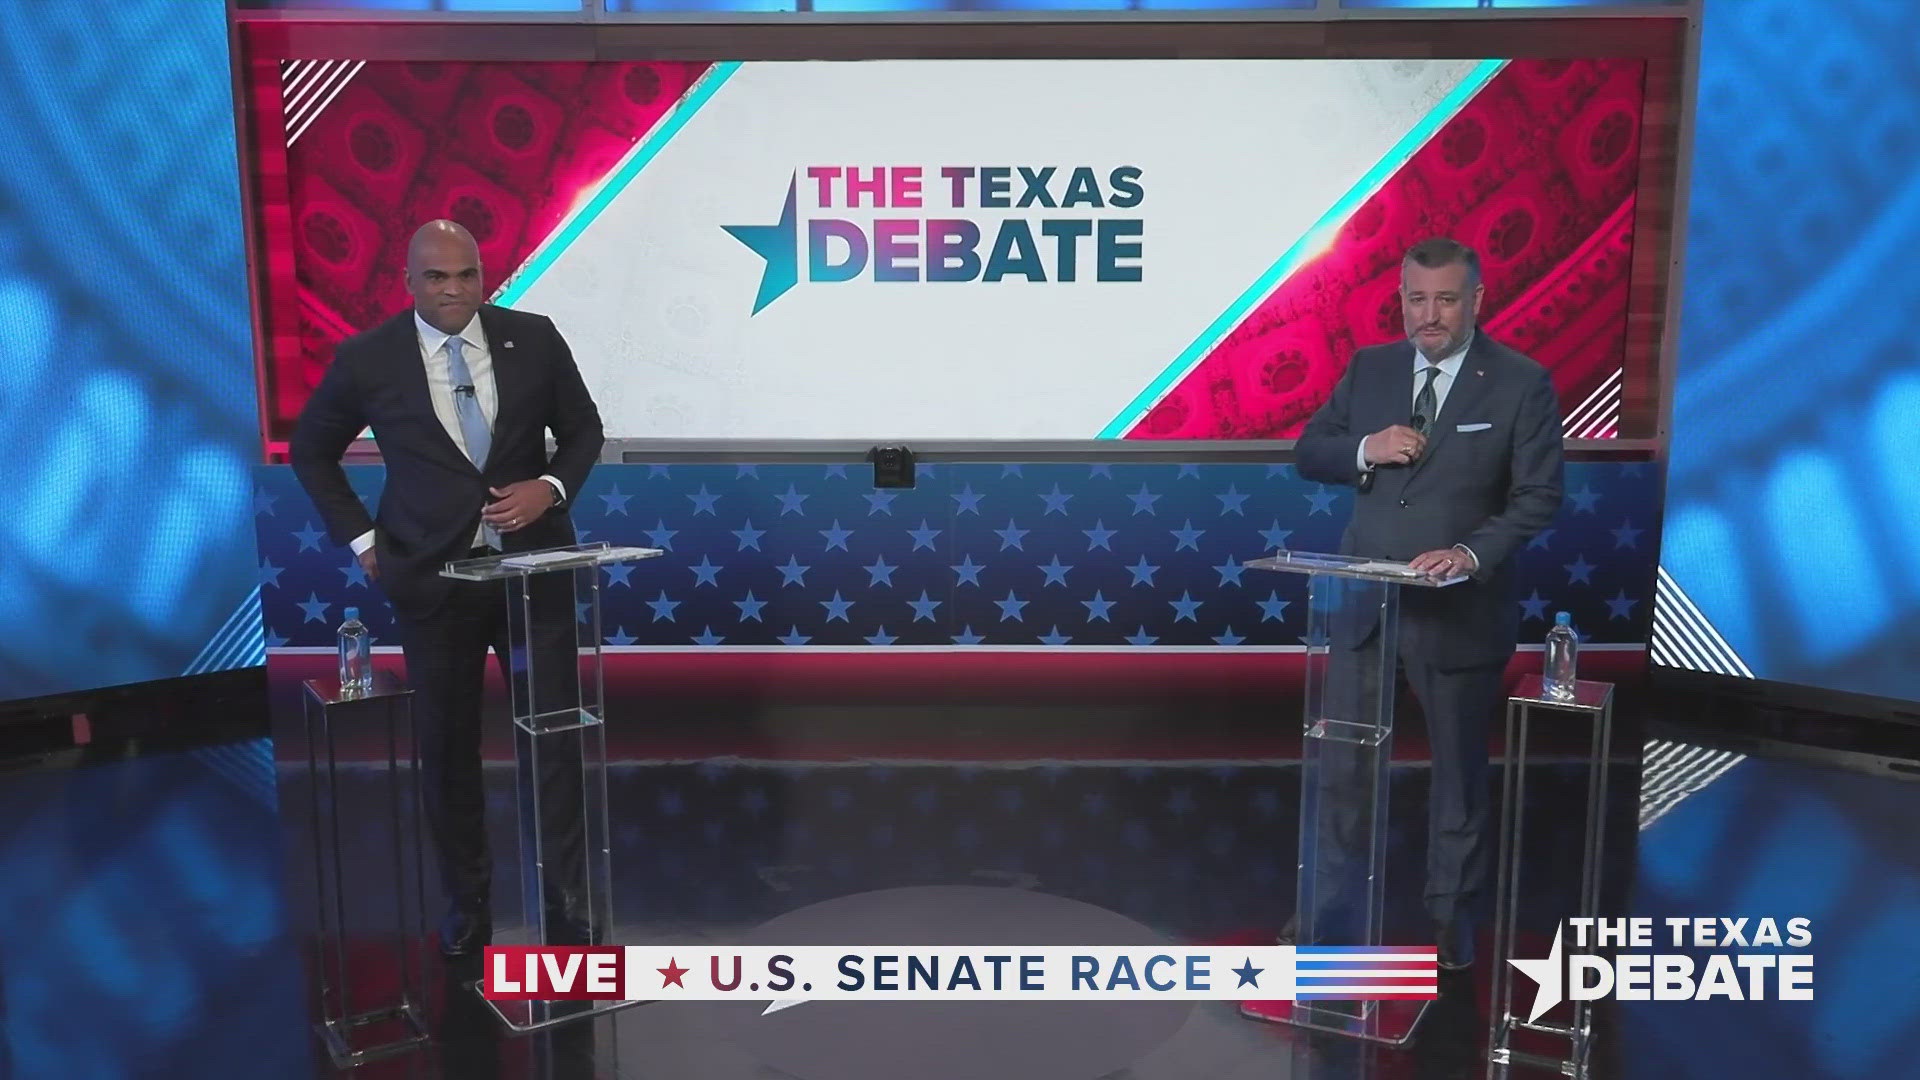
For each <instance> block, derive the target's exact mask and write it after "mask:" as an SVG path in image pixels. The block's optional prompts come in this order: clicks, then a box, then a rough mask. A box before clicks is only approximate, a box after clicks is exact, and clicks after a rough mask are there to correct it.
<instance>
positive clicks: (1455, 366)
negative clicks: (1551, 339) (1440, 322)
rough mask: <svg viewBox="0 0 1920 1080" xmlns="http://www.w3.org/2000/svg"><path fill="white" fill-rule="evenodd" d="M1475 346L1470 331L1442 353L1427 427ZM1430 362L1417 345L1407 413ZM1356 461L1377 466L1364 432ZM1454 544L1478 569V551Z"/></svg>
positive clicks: (1370, 468)
mask: <svg viewBox="0 0 1920 1080" xmlns="http://www.w3.org/2000/svg"><path fill="white" fill-rule="evenodd" d="M1472 347H1473V334H1472V333H1471V332H1469V333H1468V334H1467V340H1465V341H1463V342H1461V343H1460V347H1459V348H1457V349H1455V350H1454V351H1452V352H1450V353H1448V354H1447V355H1446V356H1444V357H1441V359H1440V363H1439V365H1438V366H1439V368H1440V374H1438V375H1435V376H1434V377H1433V415H1432V416H1429V417H1427V430H1428V431H1429V432H1431V431H1433V430H1434V428H1435V421H1437V420H1438V419H1439V418H1440V413H1441V412H1442V410H1444V409H1445V408H1446V407H1447V392H1448V391H1450V390H1452V389H1453V384H1454V382H1455V380H1456V379H1457V377H1458V376H1459V374H1460V369H1461V368H1462V367H1464V366H1465V365H1466V362H1467V350H1468V349H1471V348H1472ZM1431 366H1434V365H1432V364H1431V363H1429V362H1428V360H1427V357H1426V354H1425V353H1422V352H1421V351H1420V348H1419V346H1417V345H1416V346H1415V347H1414V350H1413V396H1412V397H1410V398H1408V399H1407V415H1408V416H1409V417H1411V416H1412V415H1413V406H1414V403H1415V402H1417V401H1419V400H1420V387H1421V385H1422V384H1424V383H1425V382H1426V381H1427V368H1429V367H1431ZM1354 462H1355V464H1356V465H1357V466H1358V467H1359V469H1360V471H1361V472H1363V473H1369V472H1372V471H1373V468H1374V467H1373V466H1372V465H1370V464H1368V463H1367V440H1366V437H1365V436H1362V437H1361V439H1360V448H1359V449H1358V450H1355V451H1354ZM1453 546H1454V547H1457V548H1459V549H1460V550H1461V551H1464V552H1466V553H1467V555H1468V556H1469V557H1470V558H1472V559H1473V566H1474V569H1476V570H1477V569H1479V568H1480V556H1479V555H1477V554H1475V553H1474V550H1473V549H1472V548H1470V547H1468V546H1467V545H1465V544H1455V545H1453Z"/></svg>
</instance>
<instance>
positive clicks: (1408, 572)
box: [1353, 560, 1467, 585]
mask: <svg viewBox="0 0 1920 1080" xmlns="http://www.w3.org/2000/svg"><path fill="white" fill-rule="evenodd" d="M1353 569H1355V570H1358V571H1360V572H1362V573H1367V574H1392V575H1393V576H1394V577H1404V578H1429V579H1432V577H1433V576H1432V575H1431V574H1426V573H1422V572H1421V571H1419V570H1415V569H1414V568H1413V567H1411V566H1408V565H1407V564H1406V563H1397V562H1381V561H1378V560H1376V561H1373V562H1363V563H1360V564H1359V565H1357V566H1355V567H1354V568H1353ZM1465 580H1467V575H1465V574H1455V575H1453V576H1452V577H1449V578H1439V579H1436V580H1435V584H1438V585H1452V584H1455V583H1457V582H1461V581H1465Z"/></svg>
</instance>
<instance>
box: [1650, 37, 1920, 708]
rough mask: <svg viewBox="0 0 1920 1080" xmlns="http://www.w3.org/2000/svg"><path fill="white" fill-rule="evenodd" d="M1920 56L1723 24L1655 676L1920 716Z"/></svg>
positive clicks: (1704, 61) (1871, 40)
mask: <svg viewBox="0 0 1920 1080" xmlns="http://www.w3.org/2000/svg"><path fill="white" fill-rule="evenodd" d="M1915 41H1920V7H1916V6H1914V5H1911V4H1864V3H1852V4H1830V5H1829V4H1818V5H1815V4H1804V3H1789V2H1786V0H1754V2H1752V3H1747V2H1744V0H1743V2H1741V3H1731V2H1726V3H1712V4H1708V5H1707V8H1706V21H1705V27H1704V35H1703V38H1702V45H1701V59H1700V63H1701V73H1700V91H1699V101H1700V108H1699V110H1698V116H1697V119H1696V121H1695V139H1694V146H1693V170H1692V172H1693V177H1692V197H1691V207H1692V209H1691V214H1690V220H1689V222H1688V225H1687V245H1686V269H1685V274H1686V280H1685V287H1684V308H1683V312H1682V316H1681V325H1680V359H1679V366H1678V369H1677V373H1676V379H1677V381H1676V384H1675V386H1674V396H1673V438H1672V458H1671V472H1670V478H1669V486H1668V507H1667V519H1666V528H1665V538H1664V546H1663V549H1662V556H1661V565H1662V577H1661V582H1660V594H1659V595H1660V603H1659V609H1658V616H1657V620H1656V626H1655V633H1654V642H1653V656H1654V659H1655V660H1656V662H1658V663H1662V664H1665V665H1668V666H1672V667H1677V668H1685V669H1694V670H1702V671H1714V672H1720V673H1723V674H1728V675H1736V676H1752V677H1757V678H1761V679H1770V680H1776V681H1781V682H1790V683H1801V684H1806V685H1810V686H1815V687H1820V688H1823V689H1831V690H1840V691H1848V692H1853V693H1860V694H1868V695H1872V696H1875V697H1883V698H1900V699H1908V700H1920V634H1916V633H1914V631H1913V620H1914V617H1915V616H1916V614H1920V585H1916V584H1915V582H1916V580H1920V579H1916V577H1915V574H1914V566H1915V562H1916V557H1920V453H1916V449H1915V446H1916V436H1915V433H1916V432H1920V340H1917V339H1916V336H1915V332H1914V326H1915V319H1914V314H1915V312H1920V275H1916V274H1915V272H1914V253H1915V252H1916V251H1917V250H1920V66H1916V65H1915V62H1914V51H1913V43H1914V42H1915Z"/></svg>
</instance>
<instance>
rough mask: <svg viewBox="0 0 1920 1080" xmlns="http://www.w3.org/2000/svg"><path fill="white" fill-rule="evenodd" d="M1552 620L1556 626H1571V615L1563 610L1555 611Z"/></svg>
mask: <svg viewBox="0 0 1920 1080" xmlns="http://www.w3.org/2000/svg"><path fill="white" fill-rule="evenodd" d="M1553 621H1554V624H1555V625H1557V626H1572V625H1573V615H1572V614H1571V613H1569V612H1565V611H1556V612H1554V615H1553Z"/></svg>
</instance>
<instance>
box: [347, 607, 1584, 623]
mask: <svg viewBox="0 0 1920 1080" xmlns="http://www.w3.org/2000/svg"><path fill="white" fill-rule="evenodd" d="M1566 614H1567V613H1566V612H1564V611H1563V612H1561V613H1560V615H1561V617H1562V619H1561V621H1563V622H1564V621H1565V616H1566ZM359 617H360V609H359V608H357V607H350V608H348V609H347V621H348V622H352V621H354V620H356V619H358V618H359Z"/></svg>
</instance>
